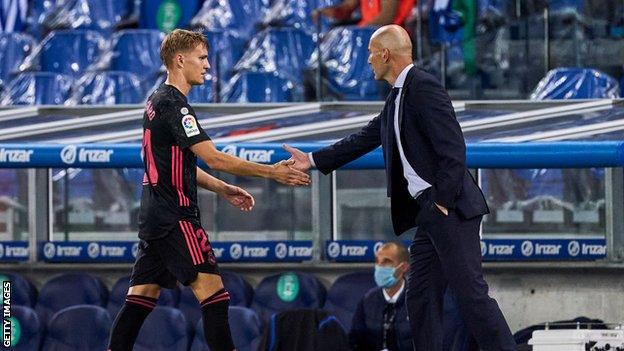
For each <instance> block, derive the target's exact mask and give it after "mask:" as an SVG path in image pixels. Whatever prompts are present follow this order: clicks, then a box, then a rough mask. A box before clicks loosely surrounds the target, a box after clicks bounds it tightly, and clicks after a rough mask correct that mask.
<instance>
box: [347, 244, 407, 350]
mask: <svg viewBox="0 0 624 351" xmlns="http://www.w3.org/2000/svg"><path fill="white" fill-rule="evenodd" d="M408 268H409V253H408V252H407V249H406V248H405V246H403V245H402V244H400V243H386V244H384V245H382V246H381V247H380V248H379V249H378V250H377V252H375V283H376V284H377V287H376V288H373V289H371V290H369V291H368V292H367V293H366V294H365V295H364V298H363V299H362V300H361V301H360V302H359V304H358V306H357V309H356V310H355V314H354V315H353V322H352V325H351V330H350V331H349V343H350V344H351V347H352V349H353V350H355V351H369V350H370V351H381V350H388V351H403V350H406V351H411V350H412V349H413V346H412V332H411V329H410V324H409V322H408V320H407V306H406V304H405V286H406V284H405V280H404V276H405V273H406V272H407V270H408Z"/></svg>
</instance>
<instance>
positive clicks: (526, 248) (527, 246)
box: [520, 241, 533, 257]
mask: <svg viewBox="0 0 624 351" xmlns="http://www.w3.org/2000/svg"><path fill="white" fill-rule="evenodd" d="M520 250H521V251H522V255H524V256H526V257H529V256H531V255H533V243H532V242H530V241H523V242H522V246H521V247H520Z"/></svg>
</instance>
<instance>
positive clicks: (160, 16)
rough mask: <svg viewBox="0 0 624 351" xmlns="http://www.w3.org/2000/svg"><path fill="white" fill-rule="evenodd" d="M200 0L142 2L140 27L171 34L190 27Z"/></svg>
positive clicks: (153, 0)
mask: <svg viewBox="0 0 624 351" xmlns="http://www.w3.org/2000/svg"><path fill="white" fill-rule="evenodd" d="M199 4H200V1H199V0H185V1H169V0H142V1H141V11H140V13H141V17H140V18H139V27H140V28H148V29H159V30H161V31H163V32H170V31H172V30H174V29H175V28H186V27H188V25H189V23H190V21H191V19H192V18H193V16H195V14H196V13H197V10H198V9H199Z"/></svg>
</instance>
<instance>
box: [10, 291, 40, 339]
mask: <svg viewBox="0 0 624 351" xmlns="http://www.w3.org/2000/svg"><path fill="white" fill-rule="evenodd" d="M14 291H17V289H16V290H14ZM11 314H12V317H13V319H12V322H13V323H15V320H17V323H19V330H20V336H19V339H17V340H15V338H16V336H15V335H14V336H13V338H14V340H13V341H12V342H13V343H14V344H13V348H12V350H14V351H39V345H40V344H41V339H42V337H43V327H42V325H41V322H39V317H38V316H37V313H36V312H35V310H33V309H32V308H30V307H27V306H19V305H13V306H11ZM12 328H15V327H14V326H12Z"/></svg>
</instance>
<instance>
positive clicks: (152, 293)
mask: <svg viewBox="0 0 624 351" xmlns="http://www.w3.org/2000/svg"><path fill="white" fill-rule="evenodd" d="M128 295H140V296H147V297H151V298H154V299H157V298H158V297H159V296H160V286H159V285H158V284H143V285H134V286H131V287H130V288H129V289H128Z"/></svg>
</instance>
